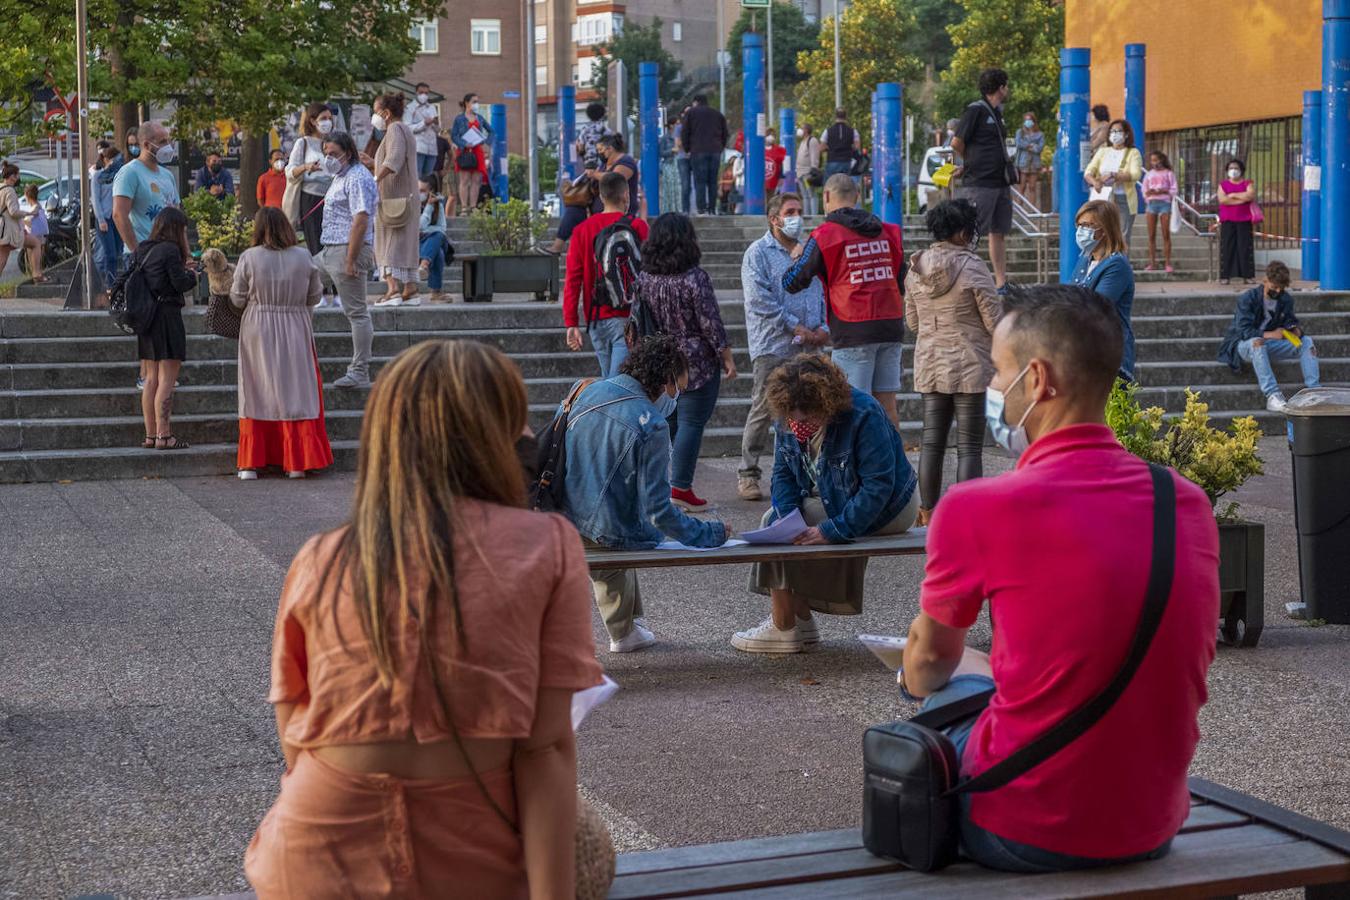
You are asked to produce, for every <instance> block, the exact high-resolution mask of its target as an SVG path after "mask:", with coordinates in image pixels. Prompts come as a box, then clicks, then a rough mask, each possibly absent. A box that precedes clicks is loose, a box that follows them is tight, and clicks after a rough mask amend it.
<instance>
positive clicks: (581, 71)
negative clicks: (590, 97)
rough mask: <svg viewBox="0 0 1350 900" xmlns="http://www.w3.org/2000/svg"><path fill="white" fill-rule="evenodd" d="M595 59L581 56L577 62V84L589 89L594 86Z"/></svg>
mask: <svg viewBox="0 0 1350 900" xmlns="http://www.w3.org/2000/svg"><path fill="white" fill-rule="evenodd" d="M595 69H596V66H595V58H594V57H591V56H583V57H581V58H580V59H578V60H577V79H576V80H577V84H579V85H581V86H582V87H590V86H591V85H593V84H595Z"/></svg>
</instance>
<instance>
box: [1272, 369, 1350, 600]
mask: <svg viewBox="0 0 1350 900" xmlns="http://www.w3.org/2000/svg"><path fill="white" fill-rule="evenodd" d="M1285 413H1286V414H1287V415H1288V416H1289V423H1290V426H1291V429H1292V431H1293V435H1292V441H1293V443H1292V450H1293V454H1294V518H1295V521H1296V523H1297V526H1298V574H1299V582H1300V585H1301V587H1302V591H1303V602H1304V603H1305V604H1307V610H1306V615H1307V617H1308V618H1309V619H1322V620H1324V621H1327V622H1334V623H1336V624H1339V625H1347V624H1350V388H1308V389H1307V390H1303V391H1300V392H1299V393H1298V394H1296V395H1295V396H1294V397H1293V398H1292V399H1291V400H1290V401H1289V405H1288V407H1287V408H1286V409H1285Z"/></svg>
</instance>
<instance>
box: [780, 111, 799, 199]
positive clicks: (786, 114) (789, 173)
mask: <svg viewBox="0 0 1350 900" xmlns="http://www.w3.org/2000/svg"><path fill="white" fill-rule="evenodd" d="M778 143H780V144H782V145H783V149H784V150H786V151H787V158H785V159H784V160H783V190H784V191H786V192H788V193H793V194H795V193H797V111H796V110H795V109H793V108H792V107H790V106H784V107H781V108H780V109H779V110H778Z"/></svg>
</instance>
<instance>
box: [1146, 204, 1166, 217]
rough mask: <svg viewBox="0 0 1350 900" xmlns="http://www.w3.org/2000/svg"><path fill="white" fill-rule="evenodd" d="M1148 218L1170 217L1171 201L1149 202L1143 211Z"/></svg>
mask: <svg viewBox="0 0 1350 900" xmlns="http://www.w3.org/2000/svg"><path fill="white" fill-rule="evenodd" d="M1145 212H1147V213H1148V214H1149V215H1150V216H1170V215H1171V214H1172V201H1171V200H1150V201H1148V207H1147V208H1146V209H1145Z"/></svg>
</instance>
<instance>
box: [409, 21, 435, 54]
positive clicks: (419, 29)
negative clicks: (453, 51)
mask: <svg viewBox="0 0 1350 900" xmlns="http://www.w3.org/2000/svg"><path fill="white" fill-rule="evenodd" d="M411 34H412V39H413V40H414V41H417V52H418V53H438V52H440V22H439V20H437V19H423V20H421V21H419V22H413V24H412V29H411Z"/></svg>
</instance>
